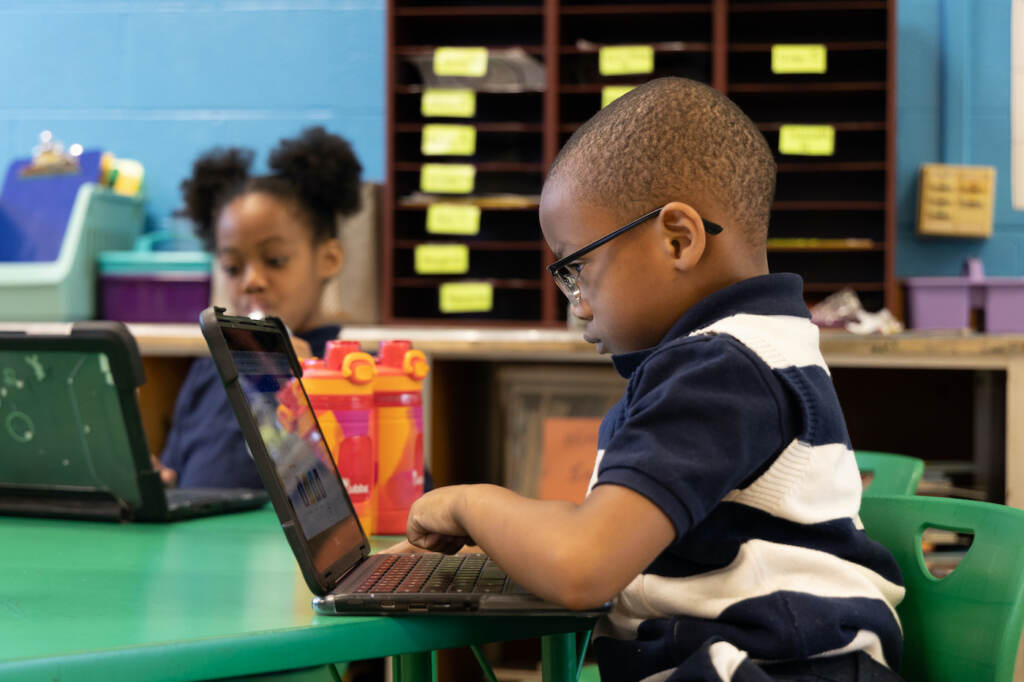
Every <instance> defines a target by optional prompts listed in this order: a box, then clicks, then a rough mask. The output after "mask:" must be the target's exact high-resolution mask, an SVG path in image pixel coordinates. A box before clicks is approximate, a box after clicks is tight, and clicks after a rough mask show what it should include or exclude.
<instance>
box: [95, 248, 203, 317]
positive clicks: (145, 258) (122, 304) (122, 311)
mask: <svg viewBox="0 0 1024 682" xmlns="http://www.w3.org/2000/svg"><path fill="white" fill-rule="evenodd" d="M182 241H183V240H182V236H181V235H180V234H179V233H176V232H173V231H169V230H158V231H156V232H148V233H146V234H144V235H142V236H140V237H139V238H138V240H137V241H136V242H135V248H134V250H132V251H104V252H102V253H100V255H99V275H100V276H99V290H100V297H99V299H100V314H101V315H102V317H103V318H104V319H107V320H120V321H122V322H196V321H197V320H198V319H199V313H200V312H201V311H202V310H203V308H205V307H207V306H208V305H209V304H210V267H211V263H212V261H213V256H212V255H211V254H209V253H207V252H206V251H202V250H200V244H199V242H198V240H192V239H186V240H185V241H187V242H188V243H189V245H190V246H192V247H193V248H192V249H191V250H187V251H159V250H156V249H157V247H158V245H160V244H164V243H181V242H182Z"/></svg>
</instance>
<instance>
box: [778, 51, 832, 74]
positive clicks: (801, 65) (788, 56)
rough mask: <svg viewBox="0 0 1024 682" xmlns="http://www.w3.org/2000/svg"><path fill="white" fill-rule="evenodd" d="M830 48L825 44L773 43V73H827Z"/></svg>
mask: <svg viewBox="0 0 1024 682" xmlns="http://www.w3.org/2000/svg"><path fill="white" fill-rule="evenodd" d="M826 72H828V48H826V47H825V46H824V45H795V44H791V45H772V73H779V74H783V73H826Z"/></svg>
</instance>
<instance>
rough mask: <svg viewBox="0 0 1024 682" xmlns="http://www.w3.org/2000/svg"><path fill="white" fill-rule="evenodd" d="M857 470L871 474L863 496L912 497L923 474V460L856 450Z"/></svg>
mask: <svg viewBox="0 0 1024 682" xmlns="http://www.w3.org/2000/svg"><path fill="white" fill-rule="evenodd" d="M854 455H856V457H857V468H858V469H860V471H861V473H870V474H872V478H871V481H870V482H869V483H868V484H867V486H866V487H865V488H864V494H865V495H872V496H874V495H913V494H914V493H915V492H916V491H917V484H918V482H920V480H921V474H923V473H924V460H921V459H918V458H917V457H907V456H906V455H896V454H893V453H891V452H874V451H872V450H857V451H855V452H854Z"/></svg>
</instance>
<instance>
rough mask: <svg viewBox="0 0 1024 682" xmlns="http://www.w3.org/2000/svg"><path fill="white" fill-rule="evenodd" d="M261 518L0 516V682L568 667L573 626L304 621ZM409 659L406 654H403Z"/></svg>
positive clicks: (298, 595)
mask: <svg viewBox="0 0 1024 682" xmlns="http://www.w3.org/2000/svg"><path fill="white" fill-rule="evenodd" d="M311 598H312V595H311V594H310V592H309V589H308V588H307V587H306V585H305V583H304V582H303V580H302V577H301V575H300V574H299V571H298V567H297V565H296V564H295V560H294V558H293V557H292V554H291V552H290V550H289V549H288V544H287V542H286V540H285V538H284V534H283V533H282V532H281V529H280V527H279V525H278V523H277V518H276V517H275V516H274V514H273V512H272V511H271V510H270V509H269V508H268V509H262V510H258V511H253V512H244V513H240V514H228V515H223V516H215V517H208V518H204V519H196V520H192V521H179V522H177V523H172V524H106V523H97V522H88V521H59V520H49V519H28V518H16V517H0V680H53V679H60V680H62V681H64V682H73V681H75V680H89V681H92V680H128V679H132V680H136V679H146V680H196V679H210V678H219V677H231V676H241V675H252V674H257V673H265V672H274V671H285V670H293V669H303V668H311V667H314V666H322V665H325V664H328V663H336V662H342V661H354V660H360V659H366V658H377V657H381V656H395V657H396V659H395V669H396V671H397V672H398V675H396V677H401V679H403V680H409V679H429V674H430V653H429V652H430V651H432V650H436V649H444V648H453V647H460V646H467V645H470V644H480V643H485V642H495V641H506V640H514V639H524V638H530V637H538V636H544V637H545V640H544V642H543V650H544V654H545V660H544V666H543V667H544V671H545V679H546V680H548V679H550V680H558V681H560V682H568V680H570V679H572V678H573V675H574V672H575V661H574V660H573V658H574V656H573V653H574V651H575V634H574V633H576V632H580V631H583V630H586V629H588V628H589V627H591V625H592V622H591V621H590V620H588V619H584V618H572V617H536V616H534V617H515V618H509V617H497V616H488V617H479V616H472V617H463V616H413V617H381V618H378V617H358V618H356V617H344V618H343V617H330V616H319V615H317V614H315V613H314V612H313V610H312V607H311V606H310V600H311ZM410 654H412V655H410Z"/></svg>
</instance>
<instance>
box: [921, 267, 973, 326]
mask: <svg viewBox="0 0 1024 682" xmlns="http://www.w3.org/2000/svg"><path fill="white" fill-rule="evenodd" d="M906 283H907V303H908V307H909V309H910V310H909V313H910V315H909V317H910V326H911V327H912V328H914V329H965V328H967V327H968V325H969V323H970V319H971V280H970V278H968V277H908V278H907V280H906Z"/></svg>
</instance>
